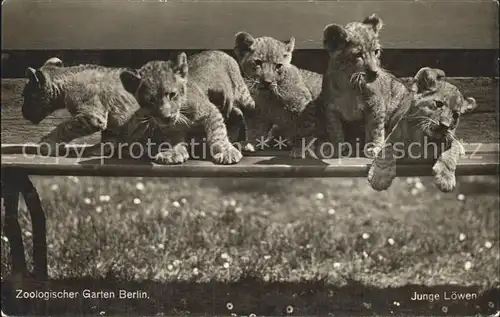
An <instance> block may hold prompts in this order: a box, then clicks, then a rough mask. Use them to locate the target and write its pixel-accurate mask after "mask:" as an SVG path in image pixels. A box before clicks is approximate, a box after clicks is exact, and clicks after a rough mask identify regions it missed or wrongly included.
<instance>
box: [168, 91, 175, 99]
mask: <svg viewBox="0 0 500 317" xmlns="http://www.w3.org/2000/svg"><path fill="white" fill-rule="evenodd" d="M166 95H167V98H168V99H169V100H174V99H175V98H177V93H176V92H169V93H167V94H166Z"/></svg>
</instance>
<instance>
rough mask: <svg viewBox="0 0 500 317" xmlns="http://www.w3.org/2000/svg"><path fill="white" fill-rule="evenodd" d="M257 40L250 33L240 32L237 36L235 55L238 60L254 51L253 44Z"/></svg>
mask: <svg viewBox="0 0 500 317" xmlns="http://www.w3.org/2000/svg"><path fill="white" fill-rule="evenodd" d="M254 43H255V39H254V38H253V36H251V35H250V33H247V32H239V33H237V34H236V39H235V41H234V53H235V54H236V57H237V58H238V59H242V58H243V56H245V54H246V53H248V52H251V51H252V50H253V44H254Z"/></svg>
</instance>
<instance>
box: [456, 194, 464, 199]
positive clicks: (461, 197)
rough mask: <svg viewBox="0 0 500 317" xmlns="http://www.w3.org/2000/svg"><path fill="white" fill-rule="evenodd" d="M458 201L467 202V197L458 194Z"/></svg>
mask: <svg viewBox="0 0 500 317" xmlns="http://www.w3.org/2000/svg"><path fill="white" fill-rule="evenodd" d="M457 199H458V200H460V201H463V200H465V195H464V194H458V196H457Z"/></svg>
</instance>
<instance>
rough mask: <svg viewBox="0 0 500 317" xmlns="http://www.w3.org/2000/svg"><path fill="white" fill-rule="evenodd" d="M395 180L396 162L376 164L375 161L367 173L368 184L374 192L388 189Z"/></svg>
mask: <svg viewBox="0 0 500 317" xmlns="http://www.w3.org/2000/svg"><path fill="white" fill-rule="evenodd" d="M394 178H396V162H395V161H390V162H384V164H381V162H377V160H375V161H374V162H373V164H372V165H371V166H370V169H369V171H368V182H369V183H370V185H371V187H372V188H373V189H375V190H376V191H383V190H386V189H388V188H389V187H390V186H391V184H392V180H393V179H394Z"/></svg>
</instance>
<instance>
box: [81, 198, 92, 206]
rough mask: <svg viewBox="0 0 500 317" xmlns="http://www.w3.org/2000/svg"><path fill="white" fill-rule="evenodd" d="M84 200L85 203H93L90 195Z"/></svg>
mask: <svg viewBox="0 0 500 317" xmlns="http://www.w3.org/2000/svg"><path fill="white" fill-rule="evenodd" d="M83 202H84V203H85V205H90V204H91V203H92V200H90V198H88V197H85V198H84V199H83Z"/></svg>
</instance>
